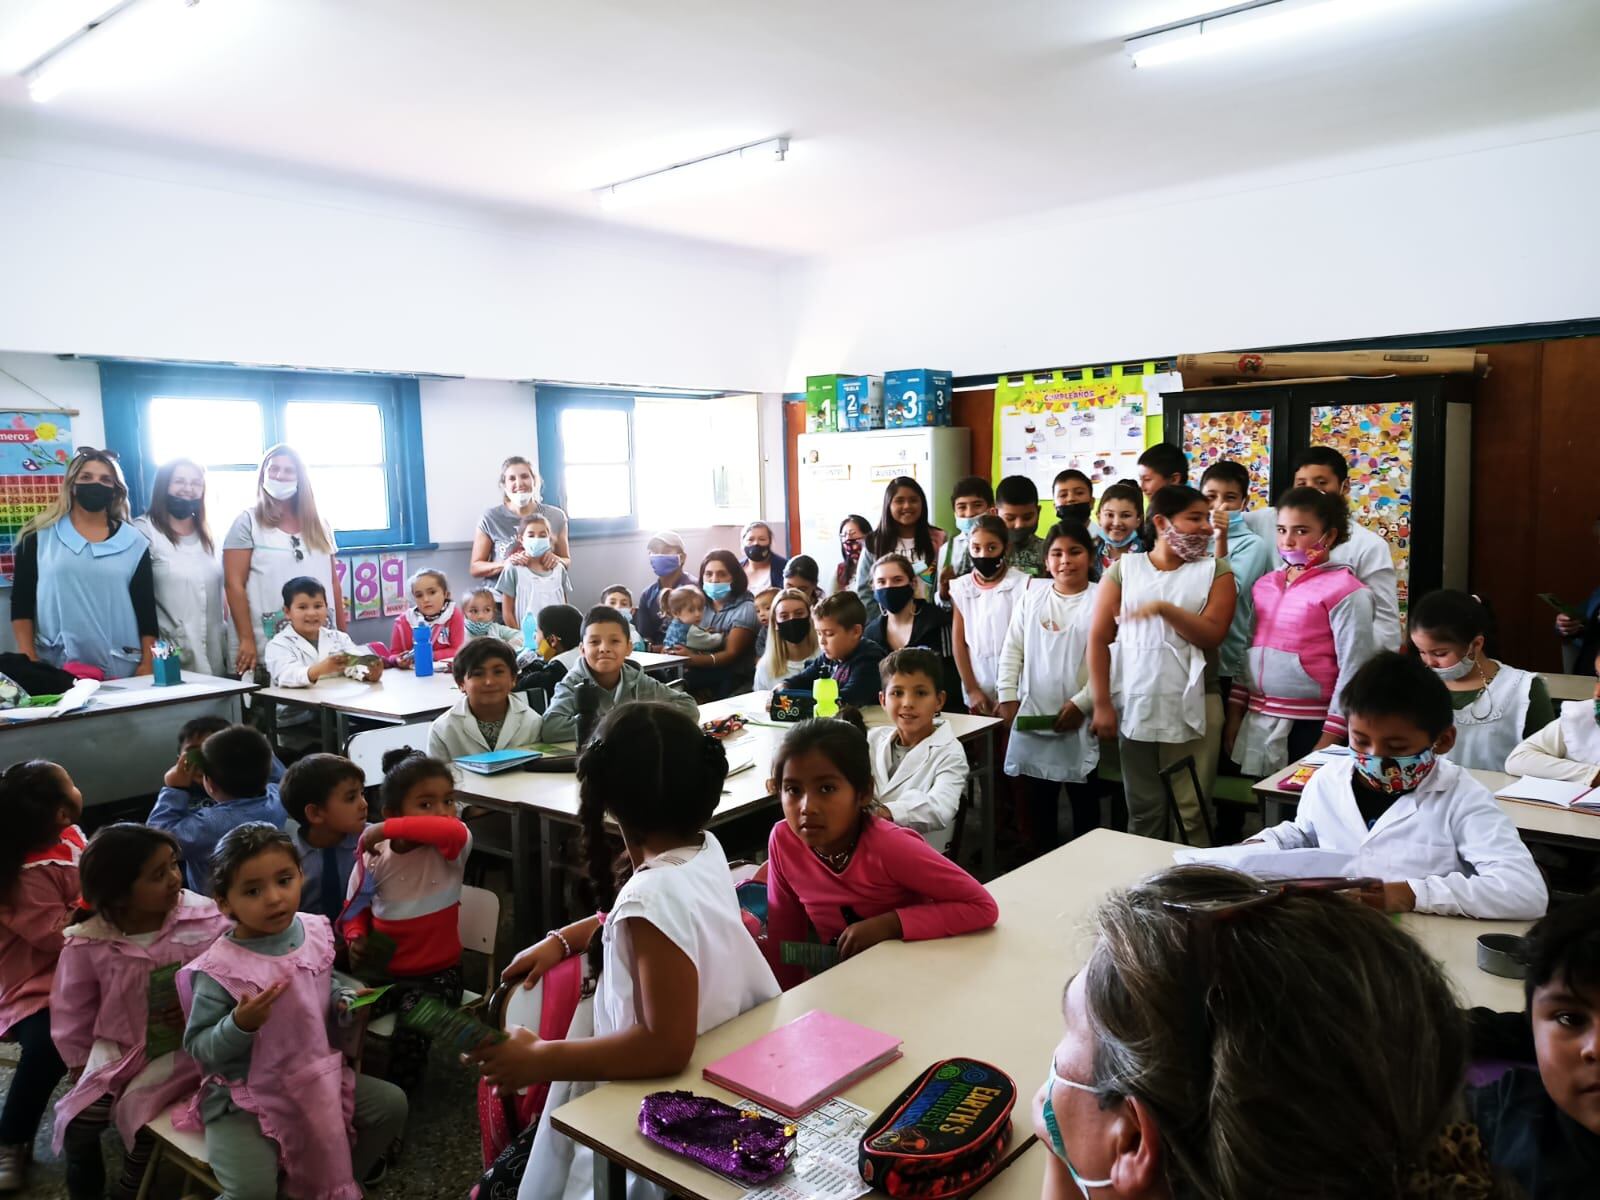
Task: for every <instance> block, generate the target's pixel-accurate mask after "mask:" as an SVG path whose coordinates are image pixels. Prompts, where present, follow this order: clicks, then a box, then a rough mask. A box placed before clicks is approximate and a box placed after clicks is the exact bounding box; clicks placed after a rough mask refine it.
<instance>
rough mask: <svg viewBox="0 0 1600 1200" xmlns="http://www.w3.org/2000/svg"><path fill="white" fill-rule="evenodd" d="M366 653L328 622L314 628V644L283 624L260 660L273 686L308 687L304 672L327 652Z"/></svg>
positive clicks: (306, 672) (308, 683)
mask: <svg viewBox="0 0 1600 1200" xmlns="http://www.w3.org/2000/svg"><path fill="white" fill-rule="evenodd" d="M370 653H372V652H371V651H370V650H368V649H367V648H366V647H365V646H358V645H356V644H355V642H354V641H352V640H351V638H350V635H349V634H348V633H345V632H344V631H343V630H340V629H334V628H332V627H331V626H328V625H324V626H323V627H322V628H321V629H320V630H318V631H317V644H316V645H315V646H313V645H312V644H311V643H310V642H308V641H306V639H305V638H303V637H301V636H300V635H299V634H298V633H296V632H295V631H294V627H293V626H292V625H285V626H284V627H283V628H282V629H280V630H278V632H277V634H276V635H275V636H274V637H273V639H272V640H271V641H270V642H268V643H267V652H266V655H265V656H264V658H263V660H262V661H263V662H264V663H265V664H266V668H267V676H268V678H270V679H271V680H272V686H273V687H285V688H297V687H310V686H311V676H310V675H309V674H308V672H309V671H310V670H311V668H312V667H314V666H316V665H317V664H318V663H319V662H321V661H322V660H323V659H325V658H327V657H328V655H330V654H370ZM307 715H308V716H309V714H307ZM282 723H283V722H282V721H279V724H280V725H281V724H282Z"/></svg>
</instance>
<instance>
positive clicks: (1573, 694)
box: [1539, 671, 1595, 708]
mask: <svg viewBox="0 0 1600 1200" xmlns="http://www.w3.org/2000/svg"><path fill="white" fill-rule="evenodd" d="M1539 678H1541V679H1543V680H1544V685H1545V687H1547V688H1549V689H1550V699H1552V700H1554V701H1555V702H1556V707H1557V708H1560V707H1561V702H1562V701H1563V700H1591V699H1593V698H1594V685H1595V678H1594V676H1593V675H1546V674H1545V673H1544V672H1542V671H1541V672H1540V674H1539Z"/></svg>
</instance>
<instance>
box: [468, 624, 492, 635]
mask: <svg viewBox="0 0 1600 1200" xmlns="http://www.w3.org/2000/svg"><path fill="white" fill-rule="evenodd" d="M493 632H494V622H493V621H473V620H468V621H467V633H468V634H470V635H471V636H472V637H488V636H489V635H490V634H491V633H493Z"/></svg>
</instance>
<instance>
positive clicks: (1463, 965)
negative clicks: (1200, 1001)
mask: <svg viewBox="0 0 1600 1200" xmlns="http://www.w3.org/2000/svg"><path fill="white" fill-rule="evenodd" d="M1176 848H1177V847H1175V846H1174V845H1172V844H1170V843H1166V842H1158V841H1154V840H1150V839H1145V838H1137V837H1133V836H1131V835H1129V834H1124V833H1115V832H1113V831H1111V830H1108V829H1097V830H1094V831H1092V832H1090V833H1088V834H1085V835H1084V836H1083V837H1081V838H1078V839H1076V840H1074V841H1072V842H1070V843H1068V844H1067V845H1066V846H1063V847H1062V848H1061V849H1059V850H1056V851H1054V852H1052V853H1050V854H1047V855H1045V856H1044V857H1042V858H1038V859H1035V860H1034V861H1033V862H1031V863H1029V864H1028V865H1027V866H1025V867H1022V868H1021V869H1019V870H1017V871H1013V872H1011V873H1009V874H1007V875H1004V876H1002V877H1001V878H999V879H997V880H995V881H994V882H993V883H992V884H991V885H990V888H989V890H990V892H991V893H992V894H993V895H994V897H995V900H996V901H997V902H998V903H999V905H1000V921H999V924H998V925H996V926H995V927H994V928H993V929H990V930H986V931H984V932H982V933H978V934H970V935H968V936H966V937H960V938H946V939H942V940H939V941H932V942H915V943H907V942H882V943H880V944H879V945H877V946H874V947H873V948H872V949H871V950H869V951H867V952H866V953H865V954H863V955H861V956H860V957H858V958H854V959H851V960H849V961H848V962H845V963H842V964H840V965H839V966H838V967H835V968H834V969H833V970H831V971H828V972H826V973H824V974H822V975H819V976H818V977H816V978H815V979H811V980H808V981H806V982H805V983H803V984H801V985H800V986H799V987H797V988H794V989H793V990H791V991H789V992H787V993H785V994H784V995H782V996H780V997H778V998H777V999H776V1000H772V1001H769V1002H768V1003H766V1004H763V1005H761V1006H760V1007H759V1008H755V1009H752V1010H751V1011H750V1012H747V1013H745V1014H744V1015H742V1016H740V1017H737V1018H735V1019H734V1020H732V1021H729V1022H728V1023H727V1024H725V1025H722V1026H719V1027H718V1028H716V1029H714V1030H711V1031H710V1032H708V1033H706V1034H705V1035H704V1036H703V1037H701V1038H700V1040H699V1042H698V1043H697V1044H696V1046H695V1052H694V1056H693V1058H692V1059H691V1060H690V1063H689V1067H688V1069H687V1070H686V1071H684V1072H683V1074H681V1075H679V1076H678V1077H677V1078H675V1079H670V1080H629V1081H624V1082H617V1083H611V1084H606V1085H604V1086H602V1087H599V1088H597V1089H595V1090H594V1091H593V1092H591V1093H589V1094H588V1095H587V1096H583V1097H580V1098H579V1099H576V1100H574V1101H572V1102H571V1103H569V1104H566V1105H564V1106H562V1107H561V1108H560V1109H558V1110H556V1111H555V1112H554V1113H553V1114H551V1120H552V1123H553V1124H554V1125H555V1127H556V1128H557V1129H559V1130H560V1131H561V1132H563V1133H565V1134H567V1135H568V1136H569V1137H572V1138H573V1139H575V1140H576V1141H577V1142H579V1143H580V1144H582V1145H585V1146H588V1147H590V1148H592V1149H594V1150H595V1151H597V1153H598V1155H599V1156H600V1157H601V1158H602V1159H603V1160H604V1162H600V1161H597V1162H596V1177H595V1194H596V1198H597V1200H606V1198H612V1197H620V1196H621V1195H622V1190H621V1184H622V1180H621V1176H622V1172H623V1171H624V1170H631V1171H635V1172H637V1173H639V1174H641V1175H644V1176H646V1177H647V1178H650V1179H652V1180H654V1181H655V1182H657V1183H659V1184H661V1185H662V1186H664V1187H665V1188H667V1190H668V1191H670V1192H673V1193H675V1194H677V1195H680V1196H684V1197H687V1198H689V1200H735V1198H736V1197H737V1196H738V1195H739V1194H740V1192H741V1189H740V1188H738V1187H737V1186H736V1185H734V1184H731V1183H729V1182H727V1181H726V1180H724V1179H722V1178H721V1177H720V1176H717V1175H713V1174H711V1173H710V1172H707V1171H705V1170H703V1169H701V1168H699V1167H696V1166H695V1165H694V1164H692V1163H690V1162H688V1161H687V1160H685V1159H682V1158H679V1157H678V1156H676V1155H672V1154H668V1153H667V1152H665V1151H663V1150H660V1149H659V1148H657V1147H656V1146H655V1145H654V1144H652V1143H650V1142H648V1141H646V1140H645V1139H644V1138H643V1137H641V1136H640V1135H639V1133H638V1129H637V1120H638V1112H639V1102H640V1100H641V1099H642V1098H643V1097H644V1096H645V1095H647V1094H649V1093H650V1092H655V1091H661V1090H664V1089H672V1088H684V1089H687V1090H690V1091H694V1092H697V1093H699V1094H701V1095H708V1094H709V1095H713V1096H718V1097H720V1098H722V1099H724V1100H728V1101H729V1102H731V1103H735V1104H737V1103H738V1097H736V1096H735V1095H733V1094H732V1093H730V1092H727V1091H724V1090H723V1089H721V1088H718V1087H716V1086H715V1085H713V1084H711V1083H709V1082H707V1081H706V1080H705V1079H704V1078H703V1077H702V1075H701V1072H702V1070H703V1068H704V1067H705V1065H706V1064H707V1063H709V1062H713V1061H715V1060H716V1059H718V1058H720V1057H722V1056H723V1055H725V1054H728V1053H731V1052H732V1051H734V1050H737V1049H739V1048H740V1047H741V1046H744V1045H747V1044H748V1043H749V1042H751V1041H753V1040H755V1039H756V1038H758V1037H760V1036H762V1035H763V1034H765V1033H768V1032H770V1031H771V1030H773V1029H776V1028H777V1027H779V1026H780V1025H783V1024H785V1023H787V1022H789V1021H791V1020H793V1019H794V1018H796V1017H798V1016H800V1015H801V1014H803V1013H806V1012H809V1011H810V1010H811V1009H814V1008H823V1009H826V1010H827V1011H829V1012H831V1013H835V1014H836V1015H838V1016H842V1017H846V1018H848V1019H850V1020H853V1021H858V1022H860V1023H862V1024H864V1025H867V1026H870V1027H873V1028H878V1029H883V1030H884V1031H886V1032H893V1033H896V1034H898V1035H899V1036H901V1037H902V1038H903V1039H904V1043H905V1044H904V1048H903V1049H904V1056H903V1057H902V1058H900V1059H899V1060H897V1061H896V1062H893V1063H891V1064H890V1065H889V1066H887V1067H885V1068H884V1069H883V1070H881V1071H879V1072H877V1073H876V1074H874V1075H871V1076H869V1077H868V1078H866V1079H864V1080H861V1081H860V1082H859V1083H857V1084H855V1085H854V1086H852V1087H850V1088H848V1089H847V1090H846V1091H845V1092H844V1093H843V1095H844V1098H845V1099H847V1100H850V1101H851V1102H853V1103H855V1104H858V1105H860V1106H861V1107H862V1108H865V1109H868V1110H869V1111H871V1112H873V1113H877V1112H879V1111H881V1110H882V1109H883V1107H884V1106H885V1105H887V1103H888V1102H889V1101H890V1100H892V1099H893V1098H894V1097H895V1095H896V1094H898V1093H899V1091H900V1090H901V1089H902V1088H904V1087H905V1086H906V1084H908V1083H909V1082H910V1081H911V1080H912V1079H913V1078H914V1077H915V1076H916V1075H917V1074H918V1073H919V1072H920V1071H922V1070H923V1069H925V1068H926V1067H927V1066H928V1064H929V1063H932V1062H934V1061H936V1060H938V1059H940V1058H949V1057H952V1056H956V1055H965V1056H969V1057H972V1058H978V1059H982V1060H983V1061H985V1062H990V1063H993V1064H994V1065H995V1066H997V1067H999V1068H1000V1069H1001V1070H1003V1071H1005V1072H1006V1073H1007V1074H1009V1075H1010V1076H1011V1077H1012V1079H1013V1080H1015V1081H1016V1084H1017V1088H1018V1091H1019V1093H1020V1094H1019V1096H1018V1105H1017V1112H1016V1114H1015V1115H1014V1117H1013V1120H1014V1122H1015V1124H1014V1125H1013V1141H1012V1143H1011V1146H1010V1148H1009V1150H1008V1152H1007V1159H1008V1161H1014V1160H1017V1159H1019V1158H1021V1159H1023V1160H1024V1161H1023V1163H1022V1164H1021V1165H1022V1166H1024V1167H1026V1165H1027V1163H1026V1152H1027V1151H1028V1149H1029V1146H1030V1145H1033V1144H1035V1143H1034V1140H1033V1134H1032V1129H1031V1116H1030V1115H1029V1111H1028V1109H1027V1107H1026V1104H1025V1103H1024V1097H1027V1098H1028V1099H1027V1102H1028V1103H1031V1097H1032V1094H1033V1089H1034V1088H1036V1087H1037V1086H1038V1084H1039V1083H1040V1082H1042V1081H1043V1079H1044V1076H1045V1071H1046V1069H1047V1068H1048V1066H1049V1059H1050V1054H1051V1052H1052V1050H1053V1049H1054V1047H1055V1045H1056V1043H1057V1042H1058V1041H1059V1040H1060V1037H1061V993H1062V988H1063V986H1064V985H1065V983H1066V981H1067V979H1068V978H1070V976H1071V975H1072V973H1073V972H1074V971H1076V970H1077V969H1078V968H1079V967H1081V966H1082V964H1083V962H1084V960H1085V958H1086V957H1087V955H1088V951H1089V949H1090V944H1089V941H1088V936H1087V928H1088V921H1089V917H1090V914H1091V913H1092V911H1093V909H1094V906H1095V904H1096V903H1098V901H1099V900H1100V898H1101V897H1102V896H1103V895H1104V894H1105V893H1106V891H1107V890H1108V889H1110V888H1114V887H1117V886H1119V885H1124V884H1127V883H1130V882H1132V881H1134V880H1137V879H1140V878H1142V877H1143V876H1145V875H1147V874H1149V873H1150V872H1152V871H1156V870H1160V869H1161V868H1163V867H1169V866H1171V865H1172V852H1173V850H1174V849H1176ZM1400 924H1401V926H1402V927H1403V928H1405V929H1406V930H1407V931H1408V932H1410V933H1412V934H1413V935H1414V936H1416V937H1417V938H1418V940H1419V941H1420V942H1421V943H1422V944H1423V945H1424V947H1426V948H1427V949H1428V951H1429V952H1430V953H1432V954H1433V955H1434V956H1435V957H1436V958H1437V959H1439V961H1440V962H1441V963H1442V965H1443V966H1444V967H1445V969H1446V971H1447V972H1448V974H1449V975H1450V978H1451V980H1452V981H1453V982H1454V984H1455V986H1456V989H1457V991H1458V993H1459V994H1460V995H1461V997H1462V999H1463V1000H1464V1001H1465V1002H1467V1003H1471V1004H1483V1005H1488V1006H1490V1007H1493V1008H1498V1009H1500V1010H1502V1011H1513V1010H1518V1009H1520V1008H1521V1007H1522V992H1521V985H1520V984H1518V983H1516V982H1515V981H1512V980H1508V979H1499V978H1496V977H1495V976H1492V975H1486V974H1484V973H1483V972H1481V971H1479V970H1478V969H1477V967H1476V965H1475V964H1476V957H1475V956H1476V942H1477V937H1478V935H1479V934H1480V933H1489V932H1501V931H1505V932H1514V933H1521V932H1522V931H1523V930H1524V929H1526V927H1527V926H1526V923H1525V922H1508V921H1472V920H1467V919H1465V918H1457V917H1438V916H1425V915H1422V914H1418V913H1406V914H1404V915H1403V916H1402V917H1401V918H1400ZM886 981H892V985H891V983H889V982H886ZM912 998H914V1002H912ZM1001 998H1003V1000H1002V999H1001ZM997 1000H999V1001H1000V1003H1002V1004H1003V1009H1004V1014H1003V1019H995V1014H996V1013H997V1011H998V1009H997V1007H996V1005H997ZM1039 1170H1040V1171H1041V1173H1042V1170H1043V1168H1042V1165H1041V1166H1040V1167H1039ZM1005 1178H1006V1176H1005V1174H1004V1173H1002V1175H1001V1176H1000V1177H999V1179H998V1180H996V1182H995V1183H994V1184H991V1185H990V1186H991V1187H998V1186H1000V1185H1001V1181H1003V1180H1005ZM1012 1186H1014V1187H1017V1188H1019V1189H1020V1187H1021V1184H1020V1183H1019V1182H1018V1181H1016V1180H1014V1181H1013V1184H1012ZM1029 1194H1031V1195H1037V1192H1036V1191H1035V1192H1033V1193H1029ZM1023 1196H1024V1192H1023V1191H1021V1190H1018V1191H1017V1193H1016V1200H1022V1197H1023Z"/></svg>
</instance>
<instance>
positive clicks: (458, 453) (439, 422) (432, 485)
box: [419, 379, 539, 543]
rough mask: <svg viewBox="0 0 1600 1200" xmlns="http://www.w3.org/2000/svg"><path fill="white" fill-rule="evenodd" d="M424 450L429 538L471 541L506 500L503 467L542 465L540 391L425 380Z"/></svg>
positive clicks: (495, 383) (499, 384) (499, 383)
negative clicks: (513, 462) (519, 460)
mask: <svg viewBox="0 0 1600 1200" xmlns="http://www.w3.org/2000/svg"><path fill="white" fill-rule="evenodd" d="M419 390H420V392H421V401H422V446H423V457H424V459H425V461H426V462H427V475H428V479H427V483H428V533H429V536H431V537H432V538H433V540H434V541H436V542H444V543H451V542H470V541H472V534H473V531H474V530H475V529H476V528H477V527H478V518H479V517H480V516H481V515H482V514H483V510H484V509H486V508H488V507H489V506H490V505H491V504H494V503H497V502H498V501H499V500H501V499H502V497H501V495H500V493H499V491H498V490H497V488H496V486H495V480H496V479H498V478H499V476H500V464H501V463H502V462H504V461H505V460H506V459H507V458H508V457H510V456H511V455H513V454H520V455H522V457H523V458H526V459H527V460H528V461H529V462H532V463H534V464H536V465H537V463H538V462H539V447H538V441H537V435H536V432H535V426H534V418H533V411H534V410H533V388H532V387H531V386H530V385H528V384H525V383H506V382H504V381H502V380H496V379H424V380H422V381H421V383H420V385H419Z"/></svg>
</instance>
